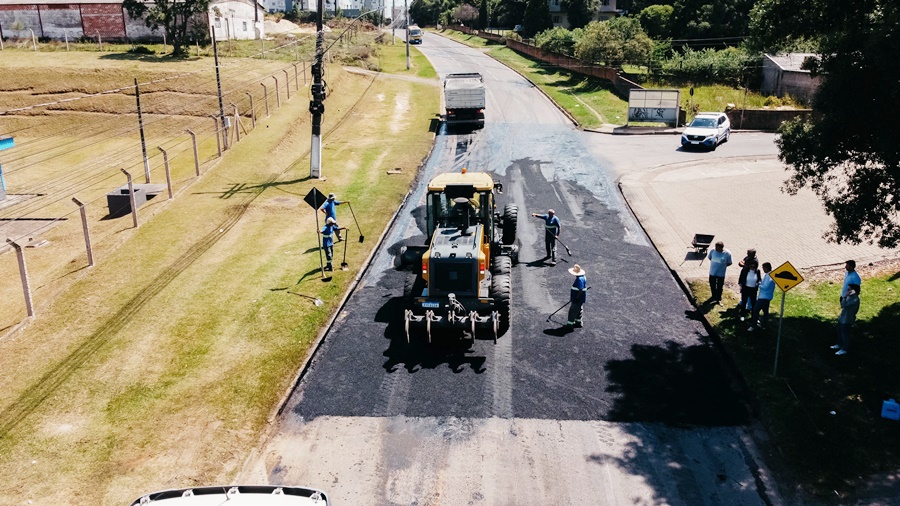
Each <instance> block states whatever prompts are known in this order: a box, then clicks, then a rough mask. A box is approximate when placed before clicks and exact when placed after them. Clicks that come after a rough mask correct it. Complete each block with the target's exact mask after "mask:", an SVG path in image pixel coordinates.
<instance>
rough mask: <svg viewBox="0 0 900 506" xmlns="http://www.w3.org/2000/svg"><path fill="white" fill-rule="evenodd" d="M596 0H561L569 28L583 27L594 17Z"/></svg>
mask: <svg viewBox="0 0 900 506" xmlns="http://www.w3.org/2000/svg"><path fill="white" fill-rule="evenodd" d="M596 3H597V2H596V0H562V8H563V9H565V11H566V17H567V18H568V20H569V29H575V28H584V27H585V26H587V24H588V23H590V22H591V19H593V17H594V9H596V7H597V6H596Z"/></svg>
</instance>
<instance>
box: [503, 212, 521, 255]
mask: <svg viewBox="0 0 900 506" xmlns="http://www.w3.org/2000/svg"><path fill="white" fill-rule="evenodd" d="M518 221H519V207H518V206H516V205H515V204H506V207H504V208H503V238H502V240H503V244H505V245H507V246H509V245H510V244H513V243H514V242H516V224H517V223H518Z"/></svg>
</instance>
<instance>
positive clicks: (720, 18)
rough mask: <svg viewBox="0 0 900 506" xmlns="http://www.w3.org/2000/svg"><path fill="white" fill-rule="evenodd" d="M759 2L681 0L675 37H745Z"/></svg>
mask: <svg viewBox="0 0 900 506" xmlns="http://www.w3.org/2000/svg"><path fill="white" fill-rule="evenodd" d="M754 3H755V0H677V1H676V2H674V4H673V5H674V9H673V19H672V24H671V25H670V26H672V27H673V28H672V29H673V33H672V37H673V38H718V37H743V36H746V35H747V33H748V25H749V19H750V18H749V15H750V11H751V9H752V8H753V5H754Z"/></svg>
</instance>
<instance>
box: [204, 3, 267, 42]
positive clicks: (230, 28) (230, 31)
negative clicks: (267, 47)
mask: <svg viewBox="0 0 900 506" xmlns="http://www.w3.org/2000/svg"><path fill="white" fill-rule="evenodd" d="M265 15H266V12H265V7H264V6H263V5H262V4H260V3H258V2H257V1H256V0H213V1H212V2H210V3H209V26H210V27H211V28H212V32H213V33H214V34H215V37H216V40H229V39H231V40H248V39H249V40H255V39H262V38H265V36H266V32H265V22H264V21H265Z"/></svg>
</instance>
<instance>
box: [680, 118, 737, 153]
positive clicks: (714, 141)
mask: <svg viewBox="0 0 900 506" xmlns="http://www.w3.org/2000/svg"><path fill="white" fill-rule="evenodd" d="M730 136H731V122H730V121H728V116H726V115H725V114H724V113H721V112H701V113H700V114H698V115H697V116H695V117H694V121H691V124H690V125H688V127H687V128H685V129H684V133H683V134H681V147H682V148H685V149H687V148H692V147H698V148H700V147H702V148H707V149H716V147H718V146H719V144H721V143H723V142H728V137H730Z"/></svg>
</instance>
